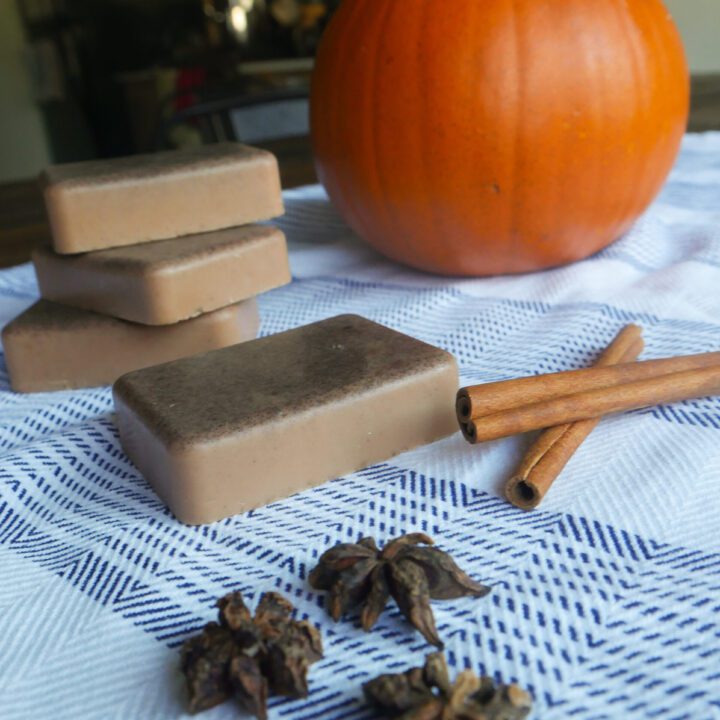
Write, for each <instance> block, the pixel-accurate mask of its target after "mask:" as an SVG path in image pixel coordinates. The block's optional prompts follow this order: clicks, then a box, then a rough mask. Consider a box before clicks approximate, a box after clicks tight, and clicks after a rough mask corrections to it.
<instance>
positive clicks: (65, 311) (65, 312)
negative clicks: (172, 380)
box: [2, 298, 260, 392]
mask: <svg viewBox="0 0 720 720" xmlns="http://www.w3.org/2000/svg"><path fill="white" fill-rule="evenodd" d="M259 322H260V318H259V316H258V311H257V304H256V302H255V299H254V298H253V299H250V300H244V301H243V302H241V303H239V304H237V305H231V306H229V307H226V308H222V309H221V310H215V311H214V312H211V313H208V314H206V315H201V316H200V317H197V318H193V319H192V320H186V321H185V322H181V323H175V324H174V325H162V326H160V327H150V326H148V325H138V324H137V323H130V322H126V321H125V320H117V319H116V318H112V317H108V316H106V315H99V314H98V313H94V312H90V311H88V310H78V309H76V308H71V307H67V306H65V305H59V304H57V303H54V302H50V301H48V300H40V301H39V302H37V303H35V304H34V305H32V306H31V307H29V308H28V309H27V310H26V311H25V312H23V313H22V314H21V315H19V316H18V317H16V318H15V319H14V320H13V321H12V322H10V323H9V324H8V325H6V326H5V328H4V329H3V332H2V341H3V350H4V352H5V362H6V364H7V368H8V372H9V373H10V385H11V387H12V389H13V390H15V391H16V392H45V391H48V390H66V389H69V388H82V387H94V386H96V385H109V384H111V383H112V382H114V381H115V380H117V378H119V377H120V376H121V375H124V374H125V373H128V372H130V371H131V370H137V369H139V368H144V367H148V366H149V365H157V364H158V363H164V362H168V361H169V360H176V359H177V358H181V357H185V356H187V355H193V354H195V353H199V352H205V351H207V350H215V349H216V348H222V347H226V346H227V345H233V344H235V343H239V342H243V341H245V340H251V339H253V338H255V336H256V335H257V330H258V326H259Z"/></svg>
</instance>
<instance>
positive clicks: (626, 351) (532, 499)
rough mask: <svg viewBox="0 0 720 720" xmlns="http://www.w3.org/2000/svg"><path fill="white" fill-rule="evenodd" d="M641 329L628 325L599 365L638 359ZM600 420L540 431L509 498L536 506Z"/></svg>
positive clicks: (509, 490)
mask: <svg viewBox="0 0 720 720" xmlns="http://www.w3.org/2000/svg"><path fill="white" fill-rule="evenodd" d="M641 332H642V330H641V328H639V327H638V326H637V325H627V326H626V327H625V328H623V329H622V330H621V331H620V332H619V333H618V335H617V336H616V337H615V339H614V340H613V342H612V343H610V345H609V346H608V347H607V348H606V349H605V350H604V351H603V353H602V354H601V355H600V357H599V358H598V360H597V362H596V363H595V366H596V367H601V366H606V365H613V364H616V363H619V362H632V361H633V360H636V359H637V358H638V356H639V355H640V353H641V352H642V351H643V347H644V343H643V340H642V337H641V336H640V333H641ZM599 422H600V418H594V419H592V420H581V421H579V422H575V423H566V424H564V425H558V426H556V427H551V428H548V429H547V430H544V431H543V432H542V433H540V435H538V437H537V439H536V440H535V442H534V443H533V444H532V445H531V446H530V448H529V449H528V451H527V452H526V453H525V456H524V457H523V460H522V462H521V463H520V466H519V467H518V469H517V471H516V472H515V474H514V475H513V476H512V477H511V478H510V479H509V480H508V481H507V482H506V483H505V497H506V498H507V499H508V500H509V501H510V502H511V503H512V504H513V505H515V506H516V507H519V508H521V509H523V510H532V509H533V508H536V507H537V506H538V505H539V504H540V503H541V502H542V500H543V498H544V497H545V495H546V494H547V492H548V490H550V487H551V486H552V484H553V483H554V482H555V480H556V479H557V477H558V476H559V475H560V473H561V472H562V471H563V469H564V468H565V466H566V465H567V463H568V462H569V461H570V458H571V457H572V456H573V455H574V454H575V451H576V450H577V449H578V448H579V447H580V445H582V443H583V442H584V441H585V439H586V438H587V437H588V435H590V433H591V432H592V431H593V430H594V429H595V427H596V426H597V424H598V423H599Z"/></svg>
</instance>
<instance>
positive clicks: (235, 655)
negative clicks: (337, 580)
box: [181, 592, 322, 720]
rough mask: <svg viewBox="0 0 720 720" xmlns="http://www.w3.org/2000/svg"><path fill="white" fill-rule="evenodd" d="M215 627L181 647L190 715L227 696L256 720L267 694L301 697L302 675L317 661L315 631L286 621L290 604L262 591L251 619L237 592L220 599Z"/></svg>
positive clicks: (318, 644) (303, 690)
mask: <svg viewBox="0 0 720 720" xmlns="http://www.w3.org/2000/svg"><path fill="white" fill-rule="evenodd" d="M217 606H218V608H219V609H220V612H219V620H220V624H218V623H214V622H211V623H208V624H207V625H206V626H205V628H204V629H203V631H202V633H201V634H200V635H198V636H196V637H194V638H191V639H190V640H188V641H187V642H186V643H185V644H184V645H183V648H182V661H181V669H182V672H183V673H184V675H185V680H186V683H187V689H188V695H189V709H190V712H193V713H194V712H199V711H201V710H207V709H208V708H211V707H214V706H215V705H218V704H220V703H222V702H224V701H225V700H228V699H229V698H230V697H233V696H234V697H235V698H236V699H237V701H238V702H239V704H240V706H241V707H242V708H243V709H244V710H246V711H247V712H249V713H251V714H253V715H255V716H256V717H258V718H261V720H264V719H265V718H266V717H267V697H268V694H270V693H274V694H277V695H285V696H286V697H291V698H301V697H307V694H308V686H307V671H308V668H309V666H310V665H311V664H312V663H314V662H315V661H316V660H319V659H320V658H321V657H322V641H321V639H320V633H319V632H318V630H317V628H316V627H315V626H313V625H310V624H309V623H307V622H304V621H302V622H298V621H296V620H293V619H292V618H291V616H290V615H291V613H292V610H293V607H292V605H291V604H290V603H289V602H288V601H287V600H285V598H283V597H282V596H281V595H278V594H277V593H272V592H271V593H265V594H264V595H263V596H262V597H261V598H260V602H259V603H258V606H257V609H256V610H255V615H254V616H253V615H251V614H250V611H249V610H248V608H247V606H246V605H245V603H244V602H243V598H242V595H241V593H239V592H233V593H230V594H229V595H226V596H225V597H223V598H220V600H218V602H217Z"/></svg>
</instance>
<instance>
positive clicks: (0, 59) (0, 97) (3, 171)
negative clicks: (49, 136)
mask: <svg viewBox="0 0 720 720" xmlns="http://www.w3.org/2000/svg"><path fill="white" fill-rule="evenodd" d="M22 50H23V36H22V26H21V24H20V17H19V15H18V10H17V5H16V3H15V0H0V182H3V181H5V180H14V179H18V178H27V177H31V176H33V175H35V174H37V172H38V171H39V170H40V169H42V168H43V167H44V166H45V165H47V164H48V157H49V153H48V146H47V140H46V138H45V130H44V128H43V125H42V120H41V117H40V112H39V110H38V108H37V105H36V104H35V101H34V99H33V97H32V95H31V92H30V78H29V75H28V73H27V72H26V69H25V65H24V63H23V55H22Z"/></svg>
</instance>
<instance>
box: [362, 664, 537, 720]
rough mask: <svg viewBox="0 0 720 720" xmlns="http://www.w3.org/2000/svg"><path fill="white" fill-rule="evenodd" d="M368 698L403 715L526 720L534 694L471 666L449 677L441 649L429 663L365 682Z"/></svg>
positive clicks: (432, 719) (413, 719)
mask: <svg viewBox="0 0 720 720" xmlns="http://www.w3.org/2000/svg"><path fill="white" fill-rule="evenodd" d="M363 691H364V693H365V698H366V699H367V701H368V702H369V703H371V704H373V705H374V706H375V707H376V708H377V709H378V710H379V711H380V712H382V713H383V714H385V715H388V716H390V717H396V718H402V720H522V719H523V718H526V717H527V716H528V715H529V713H530V709H531V707H532V698H531V696H530V694H529V693H527V692H526V691H525V690H523V689H522V688H521V687H519V686H517V685H497V686H496V685H495V683H494V682H493V681H492V678H489V677H482V678H479V677H477V676H476V675H475V674H474V673H473V672H472V671H471V670H464V671H463V672H461V673H460V674H459V675H458V676H457V678H456V680H455V682H454V683H451V682H450V678H449V676H448V671H447V665H446V663H445V657H444V656H443V654H442V653H439V652H437V653H432V654H430V655H428V656H427V658H426V660H425V666H424V667H422V668H413V669H412V670H408V671H407V672H404V673H398V674H396V675H381V676H380V677H378V678H376V679H375V680H371V681H370V682H368V683H365V684H364V685H363Z"/></svg>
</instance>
